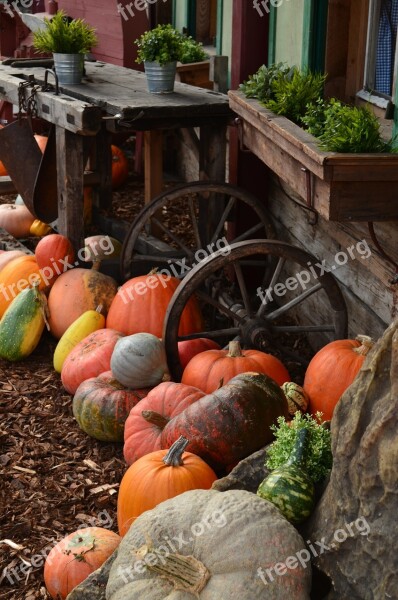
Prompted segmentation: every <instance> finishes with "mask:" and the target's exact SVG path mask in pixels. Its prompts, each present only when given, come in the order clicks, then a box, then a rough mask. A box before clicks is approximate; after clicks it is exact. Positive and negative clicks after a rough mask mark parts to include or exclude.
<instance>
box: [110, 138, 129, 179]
mask: <svg viewBox="0 0 398 600" xmlns="http://www.w3.org/2000/svg"><path fill="white" fill-rule="evenodd" d="M128 176H129V165H128V162H127V158H126V155H125V153H124V152H123V150H121V149H120V148H118V147H117V146H112V186H113V188H114V189H116V188H119V187H120V186H121V185H123V183H125V182H126V181H127V178H128Z"/></svg>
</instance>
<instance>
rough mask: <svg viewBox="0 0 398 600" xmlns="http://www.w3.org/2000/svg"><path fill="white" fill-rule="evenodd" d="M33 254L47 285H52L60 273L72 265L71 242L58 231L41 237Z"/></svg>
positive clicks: (73, 254) (72, 252)
mask: <svg viewBox="0 0 398 600" xmlns="http://www.w3.org/2000/svg"><path fill="white" fill-rule="evenodd" d="M35 256H36V260H37V264H38V265H39V267H40V269H41V270H42V272H43V275H44V276H45V277H46V279H47V280H48V284H49V285H53V283H54V282H55V280H56V279H57V278H58V277H59V276H60V275H61V274H62V273H64V272H65V271H67V270H68V269H71V268H72V267H73V266H74V262H75V251H74V249H73V246H72V243H71V242H70V241H69V240H68V238H67V237H65V236H64V235H61V234H59V233H52V234H50V235H47V236H46V237H44V238H43V239H41V240H40V242H39V243H38V244H37V246H36V250H35Z"/></svg>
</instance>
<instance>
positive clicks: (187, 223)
mask: <svg viewBox="0 0 398 600" xmlns="http://www.w3.org/2000/svg"><path fill="white" fill-rule="evenodd" d="M176 206H177V207H178V210H176ZM209 207H211V210H209ZM172 209H173V210H172ZM250 213H251V215H250ZM237 217H238V219H239V233H238V234H236V232H235V229H236V218H237ZM250 217H251V219H250ZM173 219H174V222H170V220H173ZM242 219H245V220H247V221H248V222H250V223H255V224H254V225H252V224H250V225H248V226H247V227H245V226H244V225H242ZM169 222H170V223H169ZM179 222H182V223H183V225H182V226H181V227H180V230H181V233H178V232H177V231H178V226H179ZM171 229H172V231H171ZM263 236H264V237H265V238H267V239H274V238H275V237H276V235H275V232H274V228H273V226H272V223H271V221H270V218H269V216H268V214H267V210H266V209H265V208H264V206H263V204H262V203H261V202H260V201H259V200H258V199H257V198H256V197H255V196H253V195H252V194H250V193H249V192H247V191H245V190H242V189H240V188H238V187H236V186H233V185H231V184H228V183H216V182H211V181H198V182H193V183H189V184H183V185H179V186H176V187H175V188H173V189H172V190H170V191H167V192H163V193H162V194H160V195H159V196H157V197H156V198H154V199H153V200H152V202H151V203H150V204H148V205H147V206H145V207H144V208H143V209H142V211H141V212H140V213H139V214H138V215H137V217H136V218H135V219H134V221H133V223H132V224H131V226H130V229H129V231H128V233H127V236H126V238H125V241H124V244H123V248H122V254H121V270H122V276H123V278H124V279H129V278H130V277H132V276H133V273H132V265H133V264H134V270H135V274H137V269H139V263H141V265H142V266H143V272H145V268H146V272H148V268H149V269H151V268H154V267H158V268H159V269H161V268H164V267H170V265H172V264H173V262H174V263H175V261H180V263H181V262H182V259H184V265H186V266H188V267H191V266H192V265H193V264H196V263H197V262H199V260H203V257H204V256H208V255H209V254H211V253H212V252H213V251H216V250H218V247H217V244H219V246H221V240H222V239H225V240H228V242H229V243H232V242H239V241H242V240H247V239H250V238H253V237H257V238H258V237H260V238H261V237H263ZM201 249H202V250H203V249H204V250H205V254H204V253H203V252H202V253H199V252H198V251H199V250H201ZM267 260H269V259H267ZM171 272H172V274H175V275H176V276H180V278H182V277H184V276H185V273H186V271H184V270H183V272H181V269H177V270H176V272H175V273H174V272H173V270H172V271H171ZM138 274H142V273H138Z"/></svg>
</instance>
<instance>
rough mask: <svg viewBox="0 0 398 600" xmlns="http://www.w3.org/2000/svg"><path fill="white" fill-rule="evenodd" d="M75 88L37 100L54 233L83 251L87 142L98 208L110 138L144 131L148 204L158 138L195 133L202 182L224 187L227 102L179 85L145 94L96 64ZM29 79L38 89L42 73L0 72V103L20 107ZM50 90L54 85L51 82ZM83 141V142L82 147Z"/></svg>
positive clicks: (158, 182)
mask: <svg viewBox="0 0 398 600" xmlns="http://www.w3.org/2000/svg"><path fill="white" fill-rule="evenodd" d="M85 68H86V76H85V78H84V79H83V83H82V84H81V85H74V86H61V87H60V92H61V93H60V95H58V96H57V95H55V94H54V93H53V92H43V91H38V92H37V110H38V117H40V118H42V119H44V120H46V121H48V122H49V123H52V124H54V125H55V126H56V140H57V141H56V145H57V152H56V155H57V156H56V160H57V185H58V226H59V231H60V232H61V233H63V234H64V235H66V236H68V237H69V239H71V241H72V243H73V244H74V246H75V247H76V248H80V247H82V243H83V238H84V231H83V217H82V215H83V171H84V166H85V165H84V162H85V161H84V158H83V157H84V156H86V154H87V139H88V138H91V139H92V140H93V141H94V144H93V148H94V150H93V148H92V149H91V156H92V157H94V158H93V160H92V164H91V168H92V169H94V170H95V171H96V172H97V174H98V177H97V181H98V185H97V187H96V188H95V192H96V196H97V198H96V199H97V201H98V204H99V205H100V206H106V205H109V203H110V199H111V194H112V187H111V149H110V146H111V134H112V133H113V132H120V131H123V132H130V131H137V130H141V131H145V188H146V189H145V195H146V201H149V200H150V199H151V198H153V197H154V196H155V195H156V194H157V193H159V192H160V191H161V187H162V170H163V167H162V130H164V129H175V128H193V127H195V128H196V127H198V128H199V136H198V139H197V145H198V157H199V171H200V177H201V178H202V179H212V180H217V181H225V161H226V158H225V157H226V127H227V125H228V123H229V121H230V120H231V117H232V115H233V113H232V111H231V110H230V108H229V102H228V97H227V96H226V95H224V94H219V93H216V92H213V91H210V90H205V89H201V88H196V87H193V86H189V85H186V84H182V83H176V84H175V91H174V93H172V94H162V95H157V94H150V93H149V92H148V91H147V84H146V77H145V74H143V73H140V72H138V71H135V70H132V69H126V68H124V67H118V66H115V65H110V64H107V63H101V62H93V63H90V62H87V63H86V65H85ZM29 75H33V76H34V78H35V81H37V82H39V83H43V82H44V75H45V71H44V69H43V68H26V67H24V68H22V69H21V68H15V67H10V66H5V65H1V64H0V100H4V101H7V102H11V103H12V104H15V105H18V86H19V83H20V82H21V81H24V80H27V79H28V78H29ZM49 81H50V82H52V81H53V79H52V77H49ZM85 140H86V142H85Z"/></svg>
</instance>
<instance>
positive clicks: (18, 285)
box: [0, 255, 46, 317]
mask: <svg viewBox="0 0 398 600" xmlns="http://www.w3.org/2000/svg"><path fill="white" fill-rule="evenodd" d="M37 282H38V283H39V289H40V290H43V289H44V288H45V287H46V284H45V281H43V279H42V278H41V277H40V272H39V267H38V264H37V262H36V259H35V257H34V256H33V255H25V256H19V257H17V258H14V260H11V261H10V262H9V263H8V264H7V265H6V266H5V267H4V268H3V269H2V270H1V272H0V317H2V316H3V314H4V313H5V311H6V309H7V308H8V306H9V304H11V302H12V301H13V299H14V298H15V296H17V295H18V294H19V293H20V292H22V290H23V289H25V288H26V287H29V286H32V285H33V284H34V283H37Z"/></svg>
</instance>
